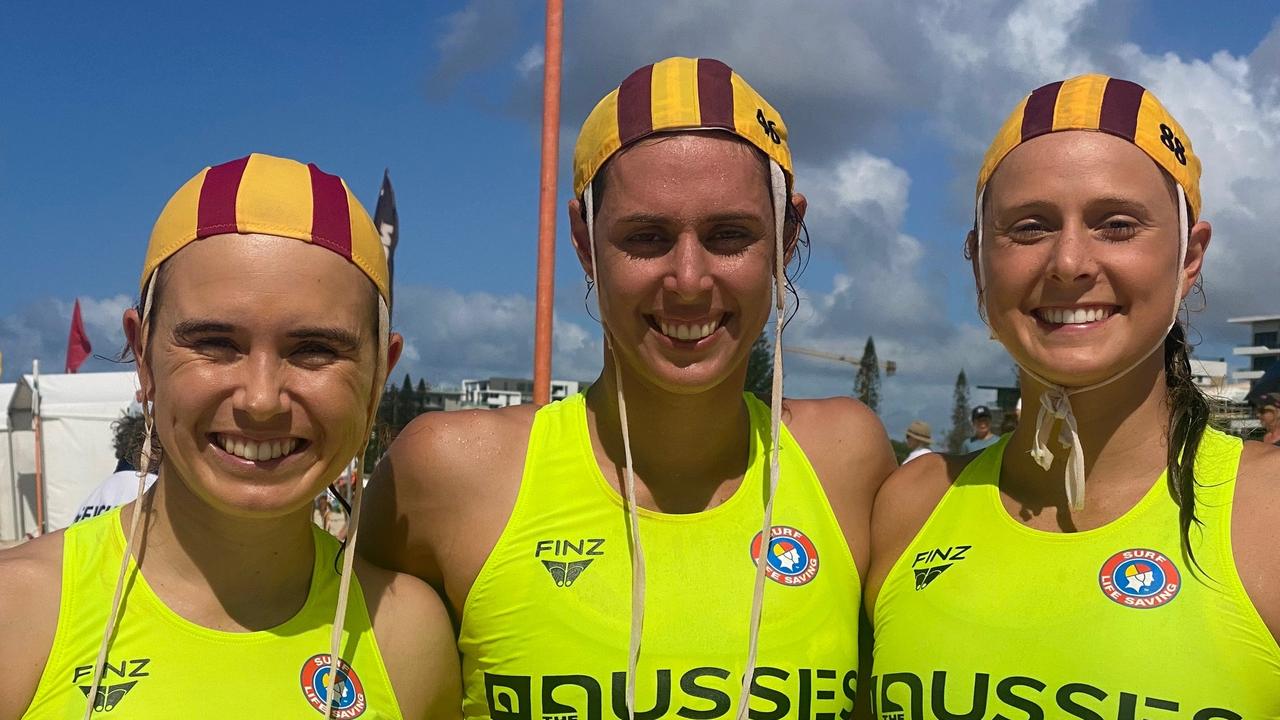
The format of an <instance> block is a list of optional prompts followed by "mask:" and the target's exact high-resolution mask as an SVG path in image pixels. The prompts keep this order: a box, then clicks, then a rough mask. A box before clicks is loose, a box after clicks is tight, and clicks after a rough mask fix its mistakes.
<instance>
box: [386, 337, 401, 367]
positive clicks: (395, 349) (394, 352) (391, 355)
mask: <svg viewBox="0 0 1280 720" xmlns="http://www.w3.org/2000/svg"><path fill="white" fill-rule="evenodd" d="M403 352H404V336H403V335H401V334H400V333H398V332H393V333H391V338H390V339H389V340H388V341H387V377H391V371H392V370H394V369H395V367H396V363H398V362H400V355H401V353H403Z"/></svg>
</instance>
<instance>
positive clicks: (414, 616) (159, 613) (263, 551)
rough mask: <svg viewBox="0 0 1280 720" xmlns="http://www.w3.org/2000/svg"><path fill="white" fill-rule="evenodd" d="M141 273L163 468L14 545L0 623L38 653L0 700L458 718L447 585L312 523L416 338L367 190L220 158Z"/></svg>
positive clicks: (13, 707) (131, 325)
mask: <svg viewBox="0 0 1280 720" xmlns="http://www.w3.org/2000/svg"><path fill="white" fill-rule="evenodd" d="M141 288H142V300H141V302H140V303H139V306H138V307H137V308H131V309H129V310H128V311H126V312H125V314H124V329H125V335H126V337H127V338H128V341H129V347H130V350H131V352H132V354H133V356H134V357H135V358H136V360H137V363H138V378H139V382H140V385H141V391H140V395H141V396H142V398H143V400H144V402H143V410H144V416H145V420H146V425H147V433H146V436H147V437H148V438H151V437H155V438H157V439H158V441H159V442H160V444H162V446H163V448H164V452H163V453H162V455H161V460H160V472H159V476H160V477H159V480H158V481H157V483H156V485H155V489H154V490H153V491H152V492H150V493H148V494H147V495H145V496H143V497H142V499H141V500H139V501H138V502H136V503H133V504H131V505H128V506H125V507H124V508H122V509H121V510H119V511H114V512H110V513H106V514H104V515H102V516H99V517H97V518H95V519H94V520H91V521H86V522H83V523H80V524H78V525H75V526H73V527H72V528H71V529H70V530H67V531H65V532H60V533H56V534H53V535H50V536H48V537H45V538H41V539H39V540H36V541H33V542H31V543H28V544H26V545H23V546H21V547H19V548H16V549H14V550H11V551H8V552H7V553H5V554H4V555H0V566H3V568H4V570H3V571H4V572H5V575H6V577H7V578H14V577H17V578H20V579H25V580H27V582H19V583H10V582H6V583H5V584H4V585H3V586H0V630H3V631H4V632H5V634H6V637H7V638H8V639H9V640H11V641H12V642H13V643H14V644H13V645H12V647H15V648H24V649H25V652H26V653H27V655H26V656H24V657H23V658H21V659H20V660H19V662H18V667H20V668H21V669H20V670H19V671H18V672H16V673H9V674H6V675H5V676H4V677H3V678H0V717H6V718H7V717H23V718H31V719H32V720H36V719H45V718H49V719H58V720H62V719H63V718H77V717H86V718H87V717H89V716H91V715H92V714H94V713H95V712H111V711H113V710H115V709H116V708H117V707H122V708H123V712H125V713H126V715H127V716H128V717H136V718H144V719H145V718H160V717H165V718H168V717H173V716H175V714H177V715H181V716H185V715H188V714H192V713H194V712H196V707H197V706H198V705H200V704H202V702H203V701H201V700H199V698H201V697H204V696H205V695H207V688H208V687H210V685H213V686H216V687H217V688H218V693H219V695H218V706H219V708H220V711H225V712H227V713H229V714H232V715H235V716H237V717H267V716H270V717H281V718H300V719H301V718H313V717H320V718H323V717H334V718H357V717H364V718H428V717H429V718H447V717H451V716H455V715H456V714H457V712H458V699H457V698H458V689H457V683H458V680H457V672H458V671H457V659H456V656H455V655H454V650H453V643H452V636H451V633H450V631H449V627H448V620H447V616H446V615H445V613H444V609H443V605H442V604H441V602H440V600H439V598H438V597H437V596H436V595H435V593H434V592H433V591H432V590H431V589H430V588H428V587H426V586H425V585H423V584H422V583H421V582H420V581H418V580H416V579H414V578H412V577H409V576H405V575H399V574H396V573H390V572H387V571H383V570H379V569H377V568H374V567H372V566H368V565H366V564H364V563H363V562H354V557H353V554H352V550H351V548H350V547H347V548H346V549H345V552H343V551H342V550H340V548H339V545H338V542H337V541H336V540H335V539H334V538H332V537H330V536H328V535H327V534H325V533H324V532H322V531H320V530H319V529H318V528H316V527H315V526H314V525H312V524H311V504H312V500H313V499H314V498H315V496H316V495H317V494H318V493H320V492H323V491H324V488H325V487H326V486H328V485H329V484H330V483H331V482H332V481H333V480H334V479H336V478H337V477H338V476H339V475H340V474H341V473H342V472H343V470H344V468H346V467H347V465H348V463H349V462H350V461H351V458H353V457H360V456H361V455H363V450H364V447H365V444H366V442H367V439H368V437H369V433H370V426H371V422H372V416H373V409H374V408H376V406H377V403H378V398H379V394H380V390H381V388H382V386H383V384H384V383H385V381H386V377H387V374H388V373H389V371H390V369H391V367H393V366H394V365H395V362H396V360H397V358H398V357H399V354H400V348H401V347H402V344H403V343H402V340H401V338H400V337H399V336H398V335H396V334H394V333H391V332H390V331H389V327H388V315H389V307H388V303H389V299H390V294H389V287H388V284H387V267H386V260H385V257H384V255H383V252H382V248H381V244H380V241H379V239H378V237H377V234H376V231H375V230H374V228H373V225H372V223H371V222H370V220H369V218H368V215H367V214H366V213H365V212H364V209H363V208H362V207H360V205H359V203H358V202H357V201H356V200H355V198H354V197H353V196H351V194H350V192H349V191H348V190H347V189H346V186H345V184H344V183H343V182H342V180H341V179H340V178H337V177H336V176H332V175H327V174H325V173H323V172H322V171H320V170H319V169H318V168H316V167H315V166H314V165H310V166H306V165H302V164H300V163H297V162H294V161H292V160H285V159H281V158H274V157H270V156H266V155H256V154H255V155H250V156H249V157H247V158H242V159H241V160H237V161H233V162H230V163H226V164H224V165H219V166H215V167H212V168H207V169H206V170H204V171H202V172H201V173H200V174H198V175H197V176H196V177H195V178H193V179H192V180H191V181H190V182H188V183H187V184H186V185H184V186H183V188H182V189H180V190H179V191H178V193H177V194H175V195H174V197H173V198H172V199H171V200H170V201H169V204H168V205H167V206H166V208H165V210H164V212H163V213H162V214H161V216H160V219H159V220H158V221H157V222H156V227H155V231H154V232H153V234H152V238H151V244H150V248H149V250H148V253H147V258H146V262H145V264H144V269H143V275H142V282H141ZM148 442H150V441H148ZM143 456H144V457H151V456H152V455H151V453H149V452H147V451H146V450H145V449H144V452H143ZM146 469H147V468H146V467H145V466H144V467H143V468H142V470H143V471H145V470H146ZM359 502H360V492H359V485H357V490H356V495H355V505H356V506H357V507H358V506H359ZM126 528H127V530H126ZM357 538H358V524H357V523H354V522H353V523H352V525H351V527H350V530H349V541H350V543H351V544H354V543H355V542H356V541H357ZM340 553H341V556H342V559H343V563H342V567H341V572H340V573H337V572H335V571H334V569H333V568H334V563H333V559H334V558H335V557H336V556H339V554H340ZM117 569H118V572H117ZM112 578H117V579H116V581H115V583H114V586H113V584H112V582H111V579H112ZM17 587H22V588H23V591H22V592H20V593H19V592H16V591H15V588H17ZM335 608H336V613H335ZM104 621H105V625H106V630H105V632H103V629H102V627H103V624H104ZM95 654H96V659H95ZM245 668H253V672H251V673H246V672H244V669H245ZM335 678H336V680H335Z"/></svg>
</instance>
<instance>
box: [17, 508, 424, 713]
mask: <svg viewBox="0 0 1280 720" xmlns="http://www.w3.org/2000/svg"><path fill="white" fill-rule="evenodd" d="M313 530H314V537H315V547H316V559H315V568H314V569H313V571H312V575H311V590H310V592H309V593H308V595H307V600H306V604H305V605H303V607H302V610H300V611H299V612H298V614H297V615H295V616H293V617H292V618H290V619H289V620H286V621H285V622H284V623H283V624H281V625H279V626H277V627H275V628H273V629H271V630H263V631H260V632H220V631H217V630H210V629H208V628H205V627H201V626H199V625H196V624H194V623H192V622H190V621H188V620H184V619H183V618H182V617H180V616H178V615H177V614H176V613H175V612H173V611H172V610H170V609H169V608H168V607H166V606H165V604H164V603H163V602H162V601H161V600H160V598H158V597H156V595H155V593H154V592H153V591H152V590H151V588H150V586H148V585H147V581H146V579H145V578H144V577H143V576H142V574H141V573H138V572H137V571H136V570H137V566H136V565H134V564H133V562H132V561H130V564H129V576H127V577H129V578H132V580H131V581H127V585H126V593H125V595H124V601H123V604H122V606H121V607H122V609H121V616H120V622H119V629H118V630H117V631H116V637H115V639H114V640H113V641H112V643H111V651H110V654H109V655H108V657H107V666H106V671H105V673H104V674H103V679H102V684H101V686H100V688H99V690H98V697H97V703H96V705H95V707H96V712H95V713H94V717H95V718H99V717H100V718H103V719H104V720H110V719H111V718H125V719H127V720H160V719H161V718H163V719H164V720H172V719H173V718H190V717H201V716H204V717H226V718H272V719H273V720H275V719H276V718H281V719H286V720H315V719H318V718H322V717H323V716H324V706H325V702H326V700H327V697H328V696H327V693H328V692H329V687H330V683H329V653H328V648H329V642H330V636H331V635H332V632H333V611H334V608H336V607H337V598H338V575H337V573H335V572H334V570H333V559H334V556H335V554H336V553H337V552H338V541H337V540H335V539H334V538H333V537H331V536H330V535H328V534H327V533H325V532H324V531H323V530H321V529H320V528H313ZM124 546H125V538H124V532H123V531H122V530H121V527H120V509H119V508H115V509H113V510H110V511H108V512H106V513H103V514H102V515H99V516H98V517H95V518H91V519H89V520H85V521H83V522H79V523H76V524H75V525H72V526H71V527H70V528H68V529H67V531H66V535H65V536H64V539H63V551H62V601H61V605H60V607H59V610H58V629H57V631H56V633H55V635H54V640H53V649H52V651H51V652H50V655H49V661H48V663H47V664H46V665H45V668H44V673H43V674H42V675H41V676H40V685H39V687H38V688H37V689H36V694H35V698H34V699H33V701H32V703H31V706H30V707H29V708H28V709H27V712H26V714H25V715H23V716H22V717H23V718H24V719H27V720H80V718H83V717H84V710H85V703H86V698H87V697H88V695H89V688H90V685H91V684H92V681H93V679H92V676H91V673H92V672H93V670H92V668H93V662H94V660H96V659H97V657H98V649H99V645H100V644H101V642H102V631H103V630H104V628H105V626H106V622H107V613H108V612H110V609H111V596H112V593H113V591H114V589H115V588H114V585H115V580H116V575H117V574H118V573H119V571H120V559H121V557H122V556H123V554H124ZM343 632H344V635H345V636H346V637H345V640H344V644H343V646H342V647H343V656H342V660H343V662H342V663H341V664H340V665H339V672H338V675H339V679H340V680H341V684H340V686H339V687H340V688H341V690H340V691H339V694H338V696H337V697H336V698H335V702H334V707H335V710H334V713H333V717H335V718H341V719H343V720H350V719H352V718H361V720H391V719H393V720H400V718H401V714H400V706H399V705H398V704H397V701H396V697H395V693H394V691H393V690H392V689H391V683H390V681H389V680H388V679H387V671H386V668H384V667H383V665H382V656H381V654H380V653H379V651H378V644H377V642H376V641H375V640H374V638H373V630H372V628H371V626H370V623H369V612H368V610H366V608H365V603H364V596H363V594H362V593H361V591H360V586H359V584H358V583H357V582H356V581H355V579H354V578H353V579H352V586H351V595H350V601H349V603H348V609H347V621H346V624H345V627H344V631H343Z"/></svg>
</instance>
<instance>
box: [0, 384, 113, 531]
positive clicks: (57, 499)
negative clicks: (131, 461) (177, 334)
mask: <svg viewBox="0 0 1280 720" xmlns="http://www.w3.org/2000/svg"><path fill="white" fill-rule="evenodd" d="M136 389H137V375H135V374H134V373H132V372H113V373H83V374H75V375H63V374H55V375H44V374H42V375H40V376H39V381H38V387H37V380H36V378H35V377H34V376H32V375H24V376H23V377H22V380H21V381H20V382H19V383H18V384H17V387H16V388H15V389H14V391H13V395H12V398H11V399H9V412H8V423H9V425H10V427H11V428H12V429H11V430H10V439H12V440H13V441H14V446H15V449H14V453H13V454H12V461H11V462H12V468H13V469H12V474H14V475H16V478H15V479H14V480H10V481H9V482H8V486H9V488H11V490H10V492H11V493H14V494H16V496H17V499H18V504H19V505H20V506H21V508H20V511H19V512H20V514H21V515H25V516H27V518H26V519H21V518H20V521H19V522H18V523H17V525H18V527H17V530H18V533H17V535H18V536H21V535H22V534H24V533H30V532H36V531H38V528H39V518H37V517H36V516H35V508H36V482H35V464H36V463H35V461H36V452H39V454H40V457H41V458H42V460H43V466H44V467H43V471H44V472H43V475H44V482H43V490H44V508H45V518H46V530H56V529H58V528H63V527H66V526H67V525H70V524H71V521H72V519H73V518H74V517H75V512H76V509H77V508H79V506H80V503H81V501H83V500H84V498H85V497H86V496H87V495H88V494H89V491H90V490H92V489H93V488H95V487H97V485H98V484H99V483H101V482H102V480H103V479H104V478H106V477H107V476H108V475H110V474H111V471H112V470H113V469H114V468H115V465H116V457H115V451H114V450H113V449H112V445H111V440H112V431H111V423H112V422H114V421H116V420H118V419H119V418H120V416H121V415H123V414H124V413H125V412H126V411H127V410H128V409H129V406H130V405H131V404H132V403H133V402H134V394H135V391H136ZM37 395H38V397H37ZM0 397H2V394H0ZM37 400H38V403H37ZM37 407H38V412H39V415H40V435H41V442H40V447H39V448H36V446H35V442H34V436H33V422H32V418H33V412H34V411H36V409H37ZM19 446H21V447H19ZM24 449H25V451H24ZM3 479H4V478H3V476H0V480H3ZM9 504H10V505H12V504H13V503H12V501H10V503H9ZM4 510H5V509H4V507H0V514H2V513H3V512H4ZM8 513H9V514H10V515H12V514H13V510H9V511H8ZM0 516H2V515H0ZM5 529H6V528H5V527H4V525H3V524H0V531H2V530H5Z"/></svg>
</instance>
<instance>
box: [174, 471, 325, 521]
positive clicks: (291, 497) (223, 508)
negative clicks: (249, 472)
mask: <svg viewBox="0 0 1280 720" xmlns="http://www.w3.org/2000/svg"><path fill="white" fill-rule="evenodd" d="M312 485H313V483H304V482H302V481H301V480H299V481H298V482H296V483H280V484H271V485H257V484H250V483H246V482H243V481H234V480H222V481H221V482H215V483H213V484H212V485H205V486H204V487H202V488H200V489H199V490H197V491H196V493H197V494H198V495H200V496H201V499H203V500H204V501H205V503H207V504H208V505H209V506H210V507H212V508H213V509H214V510H217V511H218V512H221V513H225V514H227V515H231V516H233V517H240V518H251V519H260V520H271V519H276V518H282V517H285V516H288V515H292V514H294V513H297V512H299V511H300V510H303V509H304V508H309V507H310V506H311V504H312V502H314V500H315V497H316V496H317V495H319V494H320V492H321V490H322V489H323V488H314V487H312Z"/></svg>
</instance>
